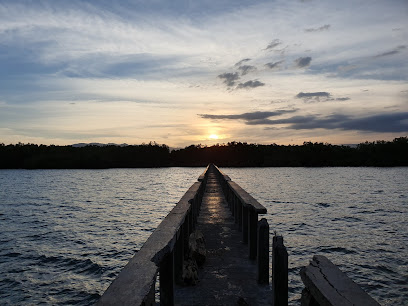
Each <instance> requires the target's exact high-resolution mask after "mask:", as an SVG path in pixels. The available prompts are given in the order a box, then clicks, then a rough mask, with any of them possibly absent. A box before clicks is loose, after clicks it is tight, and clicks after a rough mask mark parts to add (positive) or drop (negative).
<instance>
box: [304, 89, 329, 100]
mask: <svg viewBox="0 0 408 306" xmlns="http://www.w3.org/2000/svg"><path fill="white" fill-rule="evenodd" d="M329 97H330V93H328V92H326V91H319V92H299V93H298V94H297V95H296V98H299V99H312V98H329Z"/></svg>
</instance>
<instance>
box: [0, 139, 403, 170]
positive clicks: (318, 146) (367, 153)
mask: <svg viewBox="0 0 408 306" xmlns="http://www.w3.org/2000/svg"><path fill="white" fill-rule="evenodd" d="M208 163H214V164H216V165H219V166H221V167H327V166H334V167H335V166H378V167H392V166H408V137H400V138H395V139H394V140H393V141H375V142H365V143H361V144H359V145H357V146H356V147H350V146H344V145H342V146H339V145H331V144H328V143H312V142H305V143H303V145H288V146H284V145H277V144H270V145H260V144H248V143H241V142H230V143H228V144H221V145H220V144H217V145H213V146H202V145H191V146H188V147H186V148H184V149H178V150H173V151H171V152H170V150H169V147H168V146H166V145H159V144H157V143H149V144H142V145H135V146H116V145H107V146H96V145H89V146H84V147H73V146H54V145H51V146H45V145H35V144H22V143H18V144H16V145H4V144H0V169H1V168H2V169H7V168H8V169H10V168H24V169H75V168H79V169H98V168H138V167H171V166H173V167H174V166H178V167H191V166H192V167H205V166H206V165H208Z"/></svg>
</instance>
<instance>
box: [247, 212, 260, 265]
mask: <svg viewBox="0 0 408 306" xmlns="http://www.w3.org/2000/svg"><path fill="white" fill-rule="evenodd" d="M248 236H249V237H248V239H249V259H252V260H255V259H256V248H257V243H258V241H257V240H258V213H257V212H256V211H255V210H252V209H250V210H249V235H248Z"/></svg>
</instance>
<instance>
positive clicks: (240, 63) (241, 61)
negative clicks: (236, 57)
mask: <svg viewBox="0 0 408 306" xmlns="http://www.w3.org/2000/svg"><path fill="white" fill-rule="evenodd" d="M250 60H251V59H250V58H244V59H243V60H240V61H239V62H238V63H236V64H235V65H234V66H237V67H238V66H241V65H242V64H243V63H246V62H249V61H250Z"/></svg>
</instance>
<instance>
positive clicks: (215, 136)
mask: <svg viewBox="0 0 408 306" xmlns="http://www.w3.org/2000/svg"><path fill="white" fill-rule="evenodd" d="M209 138H210V139H218V135H216V134H211V135H210V137H209Z"/></svg>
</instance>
